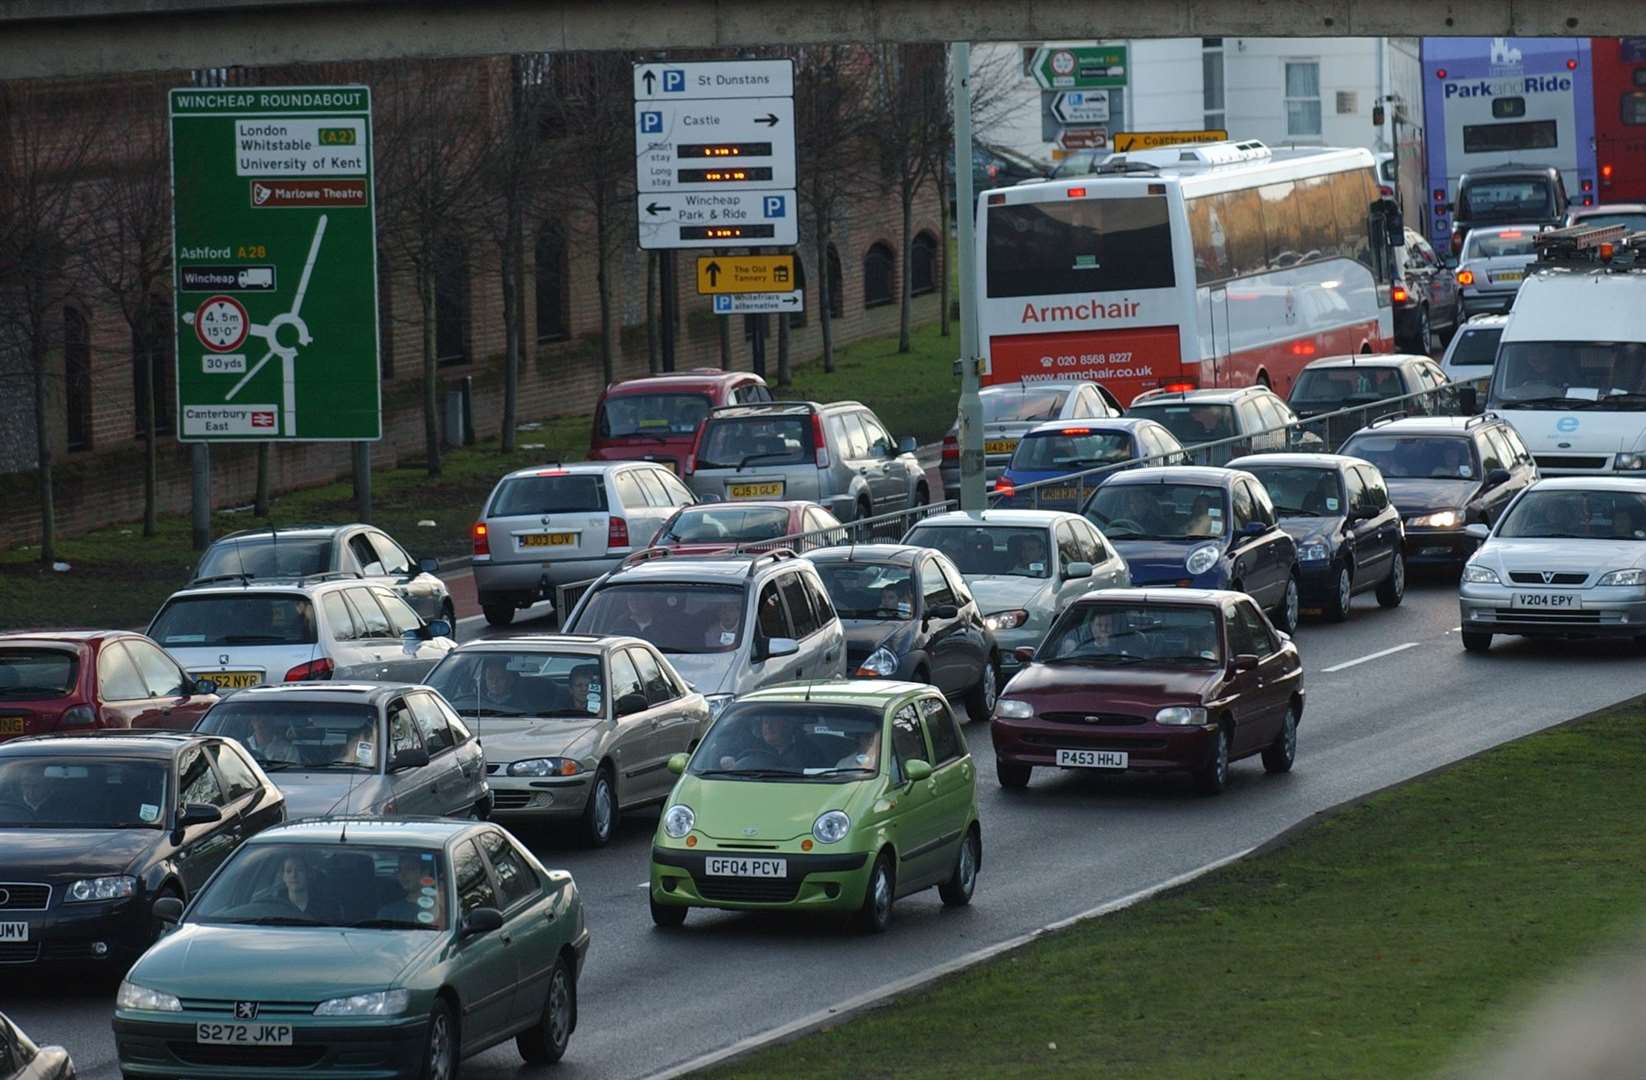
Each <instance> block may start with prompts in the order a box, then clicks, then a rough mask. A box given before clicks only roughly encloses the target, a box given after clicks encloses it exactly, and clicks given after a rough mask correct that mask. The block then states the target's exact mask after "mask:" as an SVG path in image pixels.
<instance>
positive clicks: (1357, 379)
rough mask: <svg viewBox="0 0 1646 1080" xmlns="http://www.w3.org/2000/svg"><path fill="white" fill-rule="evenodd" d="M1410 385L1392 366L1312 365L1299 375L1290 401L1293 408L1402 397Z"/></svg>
mask: <svg viewBox="0 0 1646 1080" xmlns="http://www.w3.org/2000/svg"><path fill="white" fill-rule="evenodd" d="M1405 393H1406V385H1405V383H1403V382H1402V381H1401V378H1400V371H1399V370H1398V369H1396V368H1391V367H1346V368H1309V369H1308V370H1306V371H1305V372H1303V374H1301V375H1299V376H1298V377H1297V385H1295V386H1293V387H1292V396H1291V398H1290V399H1288V400H1289V402H1290V404H1291V406H1292V408H1294V409H1295V408H1297V407H1298V406H1300V405H1302V406H1310V407H1314V408H1318V407H1320V406H1322V405H1339V404H1347V403H1354V404H1359V403H1361V402H1367V401H1382V400H1384V399H1386V398H1396V397H1401V396H1403V395H1404V394H1405Z"/></svg>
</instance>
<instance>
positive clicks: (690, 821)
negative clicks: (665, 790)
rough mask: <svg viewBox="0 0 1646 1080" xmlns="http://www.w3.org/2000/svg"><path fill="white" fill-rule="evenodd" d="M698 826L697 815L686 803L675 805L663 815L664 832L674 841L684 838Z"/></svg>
mask: <svg viewBox="0 0 1646 1080" xmlns="http://www.w3.org/2000/svg"><path fill="white" fill-rule="evenodd" d="M696 824H697V815H696V814H694V813H692V808H691V807H689V806H687V805H685V804H684V803H675V804H674V805H673V806H671V807H669V809H668V810H667V811H666V812H665V813H664V814H663V831H664V832H665V833H667V834H668V835H669V837H670V838H671V839H674V840H679V839H681V838H683V837H684V836H685V835H686V834H687V833H689V832H691V831H692V826H693V825H696Z"/></svg>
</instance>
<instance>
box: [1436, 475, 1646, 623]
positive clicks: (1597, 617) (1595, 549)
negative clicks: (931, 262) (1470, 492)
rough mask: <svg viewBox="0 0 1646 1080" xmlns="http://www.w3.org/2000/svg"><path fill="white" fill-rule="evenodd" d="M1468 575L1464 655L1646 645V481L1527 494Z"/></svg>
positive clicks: (1486, 540)
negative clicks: (1552, 643)
mask: <svg viewBox="0 0 1646 1080" xmlns="http://www.w3.org/2000/svg"><path fill="white" fill-rule="evenodd" d="M1467 531H1468V533H1469V535H1470V536H1472V537H1474V538H1476V539H1478V540H1481V541H1483V542H1482V544H1481V546H1480V548H1479V550H1477V551H1476V552H1475V554H1474V555H1473V557H1471V558H1470V559H1469V561H1468V562H1467V563H1466V564H1465V565H1464V567H1463V580H1462V583H1461V584H1460V585H1459V586H1458V603H1459V606H1460V608H1461V609H1462V611H1461V614H1462V624H1463V632H1462V636H1463V647H1464V648H1465V649H1467V650H1469V651H1470V652H1485V651H1486V650H1487V649H1490V648H1491V647H1492V637H1493V636H1494V635H1497V634H1508V635H1517V636H1520V637H1560V638H1567V637H1570V638H1587V637H1609V638H1633V639H1635V640H1636V641H1640V642H1646V479H1641V480H1635V479H1623V478H1612V477H1601V476H1563V477H1557V478H1553V479H1549V480H1540V481H1538V482H1537V483H1536V484H1533V485H1532V486H1531V487H1528V488H1527V489H1526V490H1524V491H1522V492H1521V493H1520V495H1519V497H1518V498H1516V499H1515V501H1514V502H1512V503H1510V504H1509V508H1508V509H1507V510H1505V511H1504V512H1503V515H1502V516H1501V517H1499V518H1498V519H1497V524H1496V525H1495V526H1492V527H1491V529H1490V531H1488V529H1487V527H1486V526H1485V525H1478V524H1477V525H1470V526H1468V528H1467Z"/></svg>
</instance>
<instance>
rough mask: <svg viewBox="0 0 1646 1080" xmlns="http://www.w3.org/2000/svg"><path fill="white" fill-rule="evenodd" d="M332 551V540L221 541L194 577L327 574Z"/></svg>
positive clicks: (204, 559) (307, 538)
mask: <svg viewBox="0 0 1646 1080" xmlns="http://www.w3.org/2000/svg"><path fill="white" fill-rule="evenodd" d="M331 549H332V542H331V539H330V538H329V537H322V538H319V539H315V538H311V537H305V538H303V539H301V540H298V539H290V538H271V537H267V536H250V537H246V538H245V539H242V540H235V539H228V540H219V541H217V543H215V544H213V545H212V546H211V547H210V549H208V550H207V551H206V556H205V558H203V559H201V560H200V569H198V570H196V571H195V572H194V576H195V577H217V576H219V575H222V574H244V575H246V576H248V577H254V578H270V577H303V576H305V575H307V574H324V573H326V572H327V571H328V570H330V569H331Z"/></svg>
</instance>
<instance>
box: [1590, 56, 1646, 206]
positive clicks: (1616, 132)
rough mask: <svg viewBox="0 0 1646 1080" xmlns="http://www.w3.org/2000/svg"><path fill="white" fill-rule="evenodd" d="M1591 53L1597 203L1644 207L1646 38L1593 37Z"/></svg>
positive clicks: (1645, 177)
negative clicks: (1597, 187) (1635, 203)
mask: <svg viewBox="0 0 1646 1080" xmlns="http://www.w3.org/2000/svg"><path fill="white" fill-rule="evenodd" d="M1589 52H1590V56H1591V61H1590V62H1591V63H1592V64H1593V65H1594V85H1595V162H1596V165H1597V166H1598V171H1599V173H1600V198H1599V200H1598V201H1599V202H1602V203H1620V202H1646V37H1626V38H1594V39H1592V40H1591V42H1590V48H1589Z"/></svg>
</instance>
